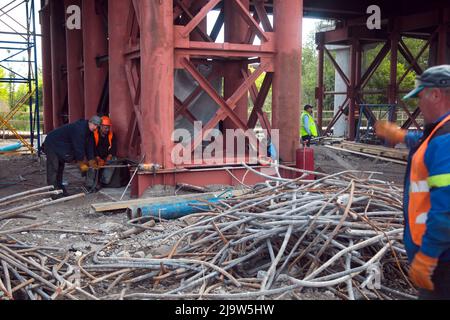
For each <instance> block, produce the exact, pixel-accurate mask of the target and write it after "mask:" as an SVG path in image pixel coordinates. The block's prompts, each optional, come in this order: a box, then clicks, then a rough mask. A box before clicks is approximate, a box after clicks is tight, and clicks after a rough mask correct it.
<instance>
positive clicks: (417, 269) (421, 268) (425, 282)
mask: <svg viewBox="0 0 450 320" xmlns="http://www.w3.org/2000/svg"><path fill="white" fill-rule="evenodd" d="M437 264H438V259H435V258H431V257H429V256H427V255H425V254H423V253H422V252H420V251H419V252H418V253H417V254H416V256H415V258H414V261H413V263H412V264H411V269H410V270H409V277H410V278H411V280H412V282H413V283H414V284H415V285H416V286H417V287H419V288H422V289H426V290H429V291H434V284H433V280H432V276H433V273H434V270H435V269H436V266H437Z"/></svg>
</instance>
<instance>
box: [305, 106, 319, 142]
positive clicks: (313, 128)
mask: <svg viewBox="0 0 450 320" xmlns="http://www.w3.org/2000/svg"><path fill="white" fill-rule="evenodd" d="M305 116H307V117H308V122H309V130H311V135H312V136H313V137H318V136H319V134H318V131H317V126H316V123H315V122H314V118H313V117H312V116H311V115H310V114H309V113H308V112H303V113H302V119H301V129H300V134H301V136H302V137H304V136H309V133H308V132H307V131H306V129H305V128H304V127H303V119H304V118H305Z"/></svg>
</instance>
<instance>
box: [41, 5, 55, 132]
mask: <svg viewBox="0 0 450 320" xmlns="http://www.w3.org/2000/svg"><path fill="white" fill-rule="evenodd" d="M39 17H40V21H41V28H42V78H43V81H44V83H45V85H44V87H43V96H44V97H43V98H44V106H43V107H44V131H45V133H49V132H50V131H52V130H53V129H54V127H53V96H52V90H53V88H52V58H51V43H52V40H51V31H50V30H51V24H50V4H48V3H47V4H46V5H45V6H44V7H42V8H41V11H40V12H39Z"/></svg>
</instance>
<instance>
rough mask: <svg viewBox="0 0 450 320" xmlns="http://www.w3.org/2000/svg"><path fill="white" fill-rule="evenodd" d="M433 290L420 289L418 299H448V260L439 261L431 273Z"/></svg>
mask: <svg viewBox="0 0 450 320" xmlns="http://www.w3.org/2000/svg"><path fill="white" fill-rule="evenodd" d="M433 283H434V287H435V290H434V291H428V290H420V291H419V299H420V300H450V262H440V263H439V265H438V266H437V268H436V270H435V271H434V274H433Z"/></svg>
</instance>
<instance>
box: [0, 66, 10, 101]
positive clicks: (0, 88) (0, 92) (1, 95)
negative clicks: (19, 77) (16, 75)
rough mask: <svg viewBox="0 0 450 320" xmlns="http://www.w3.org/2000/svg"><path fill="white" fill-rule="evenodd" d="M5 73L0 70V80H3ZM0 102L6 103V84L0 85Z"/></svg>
mask: <svg viewBox="0 0 450 320" xmlns="http://www.w3.org/2000/svg"><path fill="white" fill-rule="evenodd" d="M5 75H6V72H5V70H4V69H3V68H0V78H5ZM0 101H2V102H3V103H8V87H7V85H6V83H0Z"/></svg>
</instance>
